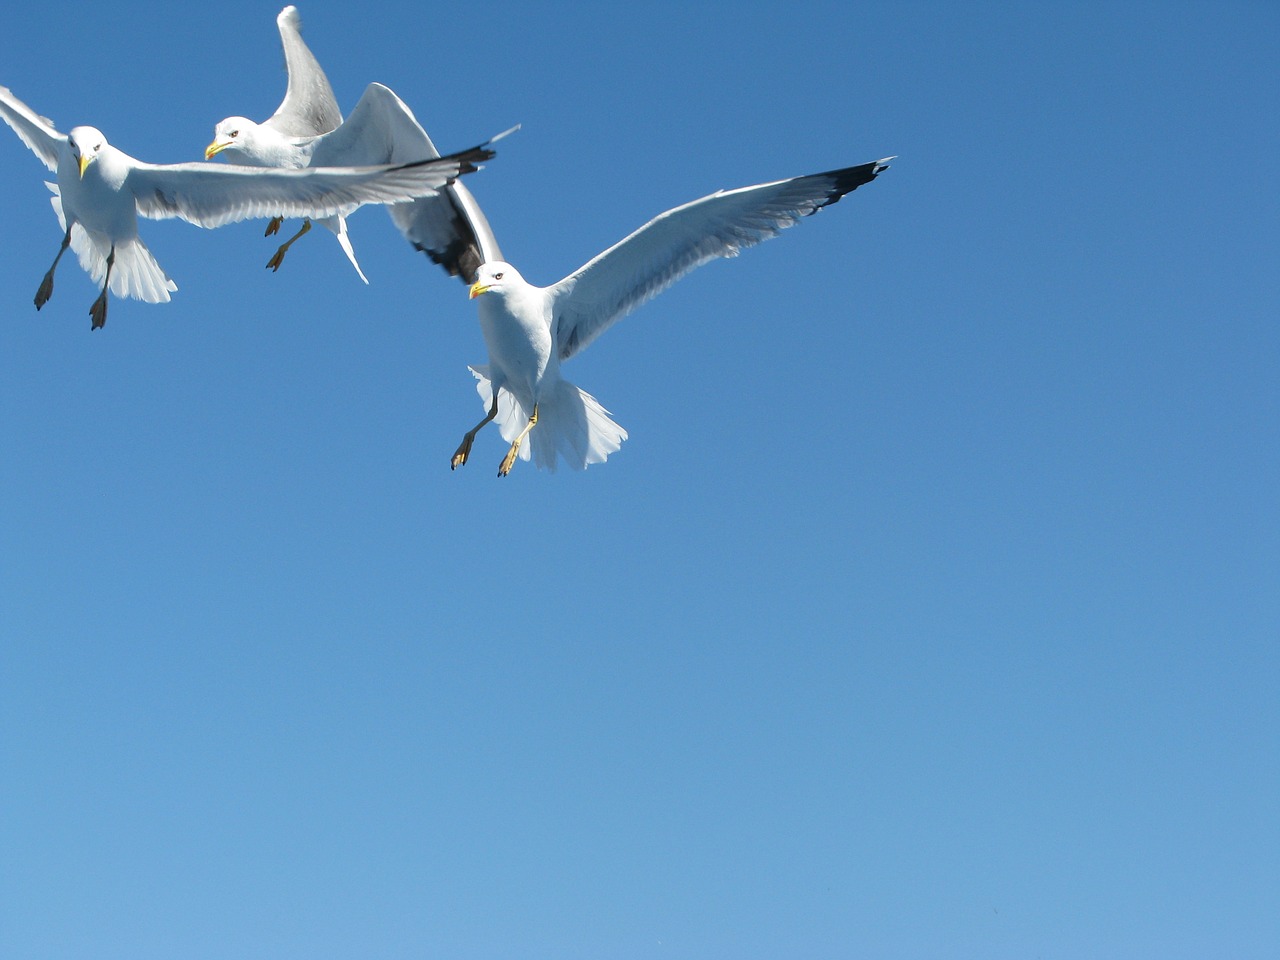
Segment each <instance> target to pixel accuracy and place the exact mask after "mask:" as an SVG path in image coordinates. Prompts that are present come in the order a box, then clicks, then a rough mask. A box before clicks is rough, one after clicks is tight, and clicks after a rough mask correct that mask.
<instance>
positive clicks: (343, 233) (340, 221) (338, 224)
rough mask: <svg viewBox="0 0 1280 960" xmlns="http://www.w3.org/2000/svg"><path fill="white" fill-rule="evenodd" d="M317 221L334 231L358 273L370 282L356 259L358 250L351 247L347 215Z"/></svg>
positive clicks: (343, 250) (365, 280)
mask: <svg viewBox="0 0 1280 960" xmlns="http://www.w3.org/2000/svg"><path fill="white" fill-rule="evenodd" d="M316 223H318V224H320V226H322V227H328V228H329V229H330V230H332V231H333V235H334V236H335V237H337V238H338V245H339V246H340V247H342V252H343V253H345V254H346V255H347V259H348V260H350V261H351V265H352V266H353V267H355V268H356V273H358V274H360V279H361V280H363V281H364V282H365V283H368V282H369V278H368V277H366V276H365V275H364V271H363V270H361V269H360V263H359V261H357V260H356V252H355V250H354V249H352V247H351V238H350V237H348V236H347V218H346V217H324V218H322V219H320V220H317V221H316Z"/></svg>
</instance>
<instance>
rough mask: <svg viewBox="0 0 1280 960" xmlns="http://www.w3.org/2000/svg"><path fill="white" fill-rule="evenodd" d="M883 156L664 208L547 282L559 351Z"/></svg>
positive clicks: (809, 206)
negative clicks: (557, 279)
mask: <svg viewBox="0 0 1280 960" xmlns="http://www.w3.org/2000/svg"><path fill="white" fill-rule="evenodd" d="M891 159H893V158H892V157H888V158H886V160H877V161H875V162H873V163H864V164H861V165H859V166H856V167H845V168H844V169H841V170H832V171H829V172H827V173H815V174H812V175H810V176H806V177H793V178H792V179H790V180H778V181H775V182H773V183H762V184H758V185H756V186H751V187H741V188H739V189H737V190H720V191H717V192H716V193H713V194H711V195H710V196H706V197H703V198H702V199H701V200H694V201H693V202H692V203H686V204H685V205H684V206H680V207H676V208H675V209H673V210H668V211H667V212H666V213H663V214H660V215H659V216H657V217H655V218H654V219H652V220H650V221H649V222H648V223H647V224H645V225H644V226H643V227H641V228H640V229H639V230H637V231H636V232H635V233H633V234H631V235H630V236H629V237H627V238H626V239H624V240H622V241H621V242H619V243H616V244H614V245H613V246H612V247H610V248H609V249H608V250H606V251H604V253H602V254H600V255H599V256H597V257H596V258H595V259H593V260H591V261H590V262H589V263H587V264H585V265H584V266H582V267H581V268H579V269H578V270H577V271H576V272H574V273H571V274H570V275H569V276H567V277H565V278H564V279H563V280H561V281H560V282H559V283H557V284H555V285H554V286H552V287H551V288H550V293H551V296H552V300H553V303H554V314H553V315H554V316H555V340H556V344H557V346H558V349H559V351H560V359H561V360H567V359H569V358H570V357H572V356H573V355H574V354H576V353H578V352H580V351H581V350H583V349H584V348H585V347H586V346H587V345H588V344H589V343H591V341H592V340H594V339H595V338H596V337H598V336H599V335H600V334H601V333H603V332H604V331H605V330H606V329H608V327H610V326H611V325H612V324H614V323H615V322H617V321H618V320H621V319H622V318H623V317H625V316H626V315H627V314H628V313H630V312H631V311H632V310H634V309H635V308H636V307H638V306H640V304H642V303H644V302H645V301H646V300H649V299H651V298H653V297H655V296H657V295H658V294H659V293H661V292H662V291H663V290H665V289H667V287H669V286H671V285H672V284H673V283H675V282H676V281H677V280H679V279H680V278H681V277H683V276H684V275H685V274H687V273H689V272H690V271H692V270H694V269H696V268H698V267H700V266H702V265H703V264H704V263H707V262H708V261H710V260H714V259H715V258H716V257H733V256H737V254H738V252H739V251H740V250H743V249H744V248H746V247H750V246H754V245H755V244H757V243H760V242H761V241H762V240H768V239H770V238H771V237H776V236H777V235H778V234H779V233H780V232H781V231H782V230H784V229H785V228H787V227H790V226H793V225H794V224H796V223H797V222H799V220H800V218H801V217H806V216H809V215H810V214H812V213H816V212H817V211H818V210H820V209H821V208H822V207H825V206H827V205H828V204H832V203H835V202H836V201H837V200H839V199H840V198H841V197H843V196H844V195H845V194H847V193H849V192H851V191H853V190H855V189H857V188H858V187H860V186H861V185H862V184H864V183H869V182H870V181H872V180H874V179H875V177H876V175H877V174H878V173H880V172H881V171H882V170H884V169H886V161H887V160H891Z"/></svg>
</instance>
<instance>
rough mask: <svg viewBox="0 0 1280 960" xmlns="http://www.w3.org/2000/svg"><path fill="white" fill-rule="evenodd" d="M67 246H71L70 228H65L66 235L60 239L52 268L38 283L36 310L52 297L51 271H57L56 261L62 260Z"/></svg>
mask: <svg viewBox="0 0 1280 960" xmlns="http://www.w3.org/2000/svg"><path fill="white" fill-rule="evenodd" d="M69 246H71V228H70V227H67V235H66V236H65V237H63V238H62V246H60V247H59V248H58V255H57V256H56V257H54V258H53V266H51V267H50V268H49V272H48V273H46V274H45V275H44V279H43V280H41V281H40V289H39V290H37V291H36V309H37V310H39V309H40V308H41V307H43V306H44V305H45V304H46V303H48V302H49V298H50V297H52V296H53V271H55V270H57V269H58V261H59V260H61V259H62V255H63V254H64V253H66V252H67V247H69Z"/></svg>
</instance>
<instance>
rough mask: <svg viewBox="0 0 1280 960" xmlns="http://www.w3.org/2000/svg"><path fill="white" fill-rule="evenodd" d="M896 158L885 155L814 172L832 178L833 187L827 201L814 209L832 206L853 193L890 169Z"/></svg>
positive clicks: (818, 175) (814, 210) (815, 210)
mask: <svg viewBox="0 0 1280 960" xmlns="http://www.w3.org/2000/svg"><path fill="white" fill-rule="evenodd" d="M893 159H896V158H894V157H885V158H883V159H881V160H872V161H871V162H870V163H860V164H858V165H857V166H856V167H842V168H841V169H839V170H828V171H827V172H826V173H818V174H814V176H817V177H827V178H829V179H830V180H831V189H830V191H829V192H828V193H827V199H826V202H825V203H820V204H819V205H818V206H817V207H815V208H814V209H813V211H812V212H814V213H816V212H817V211H818V210H821V209H822V208H823V207H826V206H830V205H831V204H833V203H835V202H836V201H837V200H839V199H840V198H841V197H843V196H845V195H846V194H849V193H853V191H855V190H857V189H858V188H859V187H860V186H862V185H863V184H864V183H870V182H871V181H872V180H874V179H875V178H876V177H877V176H878V175H879V174H881V173H883V172H884V171H885V170H888V169H889V161H890V160H893Z"/></svg>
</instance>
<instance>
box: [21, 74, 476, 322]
mask: <svg viewBox="0 0 1280 960" xmlns="http://www.w3.org/2000/svg"><path fill="white" fill-rule="evenodd" d="M0 119H3V120H4V121H5V122H6V123H8V124H9V126H10V127H12V128H13V130H14V131H15V132H16V133H17V134H18V136H19V138H21V140H22V141H23V143H25V144H26V145H27V146H28V147H30V148H31V150H32V151H33V152H34V153H35V154H36V156H37V157H39V158H40V159H41V160H42V161H43V162H44V164H45V165H46V166H47V167H48V168H49V169H50V170H54V171H56V172H57V175H58V182H57V184H56V185H55V184H49V185H48V186H49V189H50V190H52V191H53V194H54V196H53V198H52V202H53V208H54V211H55V212H56V213H57V215H58V220H59V223H60V224H61V225H62V228H63V231H64V235H63V240H62V246H61V247H60V248H59V250H58V255H57V257H55V258H54V261H53V265H52V266H51V267H50V268H49V271H48V273H46V274H45V277H44V280H43V282H42V283H41V284H40V288H39V290H38V292H37V293H36V298H35V303H36V308H37V309H39V308H40V307H43V306H44V304H45V303H46V302H47V301H48V300H49V297H50V296H51V295H52V293H53V275H54V271H55V270H56V269H57V266H58V261H59V260H60V259H61V258H62V254H63V253H65V252H66V249H67V247H71V248H73V249H74V250H75V252H76V255H77V257H78V258H79V260H80V265H81V266H82V267H83V268H84V270H85V272H86V273H88V274H89V276H90V277H91V278H93V280H94V281H95V282H97V283H101V284H102V293H101V295H100V296H99V297H98V299H97V300H96V301H94V304H93V306H92V307H91V308H90V311H89V312H90V316H91V317H92V320H93V323H92V326H93V328H94V329H96V328H98V327H100V326H102V325H103V324H104V323H105V322H106V310H107V291H108V290H110V291H111V292H112V293H114V294H115V295H116V296H118V297H133V298H135V299H138V300H144V301H146V302H148V303H163V302H166V301H168V300H169V294H170V293H171V292H173V291H175V290H177V286H176V285H175V284H174V282H173V281H172V280H171V279H169V277H168V275H167V274H166V273H165V272H164V270H163V269H161V267H160V265H159V264H158V263H156V261H155V258H154V257H153V256H152V255H151V252H150V251H149V250H148V249H147V247H146V245H145V244H144V243H143V242H142V240H141V239H140V238H139V236H138V215H139V214H141V215H142V216H144V217H149V218H151V219H156V220H160V219H166V218H170V217H179V218H181V219H183V220H186V221H187V222H189V223H193V224H195V225H197V226H201V227H218V226H222V225H224V224H227V223H234V222H237V221H240V220H247V219H250V218H253V217H263V216H268V215H270V214H273V213H284V214H285V215H288V216H298V217H325V216H333V215H335V214H338V213H340V212H342V211H343V210H348V209H352V208H354V207H357V206H359V205H360V204H363V203H397V202H405V201H407V200H410V199H413V198H415V197H420V196H424V195H426V194H429V193H432V192H434V191H435V190H437V189H439V188H440V187H442V186H444V185H445V184H446V183H447V182H448V181H449V180H451V179H453V178H454V177H457V176H459V175H461V174H463V173H470V172H472V171H473V170H476V169H478V168H477V167H476V166H475V164H476V163H477V162H479V161H481V160H486V159H488V158H490V157H491V156H493V152H492V151H490V150H485V149H482V148H477V149H473V150H469V151H463V152H462V153H460V154H456V155H454V156H451V157H447V158H443V159H440V160H435V161H429V162H424V163H411V164H401V165H384V166H377V167H345V168H318V167H314V168H311V169H306V170H283V169H280V170H262V169H257V168H253V167H244V166H214V165H213V164H207V163H198V162H197V163H178V164H152V163H143V162H142V161H140V160H136V159H134V158H133V157H131V156H129V155H128V154H126V153H124V152H123V151H121V150H117V149H116V148H115V147H113V146H111V145H110V144H109V143H108V142H107V139H106V137H105V136H103V134H102V132H101V131H99V130H97V129H96V128H94V127H87V126H80V127H75V128H74V129H72V131H71V132H70V133H69V134H65V135H64V134H62V133H59V132H58V130H57V129H56V128H55V127H54V125H53V123H52V122H51V121H49V120H46V119H45V118H44V117H41V116H40V115H38V114H37V113H35V112H34V111H33V110H32V109H31V108H30V107H28V106H27V105H26V104H25V103H23V102H22V101H21V100H19V99H18V98H17V97H15V96H14V95H13V94H12V93H11V92H10V91H9V89H8V88H7V87H0Z"/></svg>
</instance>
